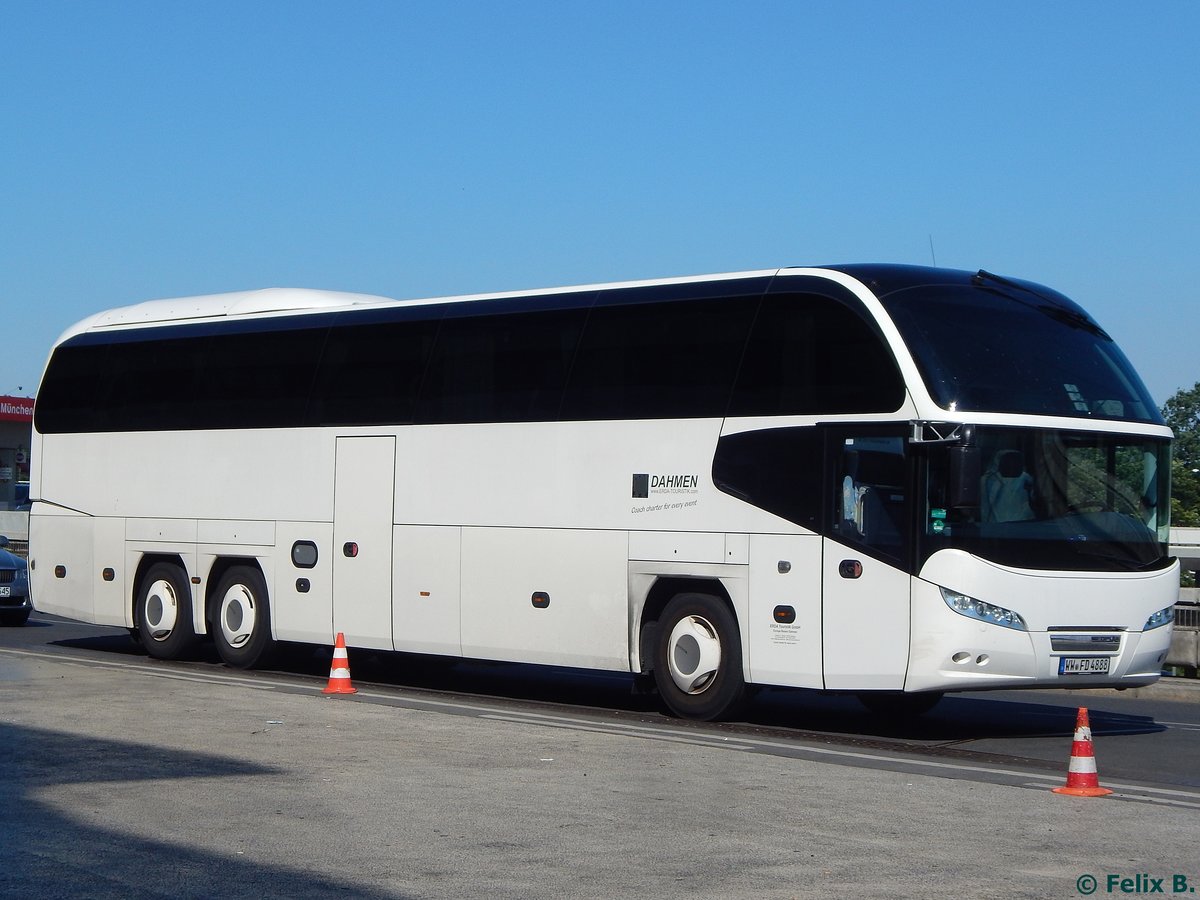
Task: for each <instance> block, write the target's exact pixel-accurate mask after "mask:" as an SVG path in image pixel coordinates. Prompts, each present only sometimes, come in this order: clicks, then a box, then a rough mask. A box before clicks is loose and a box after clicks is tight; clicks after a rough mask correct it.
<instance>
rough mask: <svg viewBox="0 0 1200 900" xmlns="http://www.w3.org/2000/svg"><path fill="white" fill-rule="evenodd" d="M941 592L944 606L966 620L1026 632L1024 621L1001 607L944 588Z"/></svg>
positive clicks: (1009, 610)
mask: <svg viewBox="0 0 1200 900" xmlns="http://www.w3.org/2000/svg"><path fill="white" fill-rule="evenodd" d="M941 591H942V599H943V600H945V601H946V605H947V606H948V607H950V608H951V609H952V610H954V611H955V612H956V613H958V614H959V615H960V616H966V617H967V618H968V619H978V620H979V621H980V622H987V623H988V624H989V625H999V626H1001V627H1003V628H1014V629H1016V630H1017V631H1026V630H1027V629H1026V627H1025V620H1024V619H1022V618H1021V617H1020V616H1019V615H1018V614H1017V613H1015V612H1013V611H1012V610H1011V609H1005V608H1004V607H1003V606H993V605H992V604H991V603H984V602H983V601H982V600H976V599H975V598H974V597H968V596H967V595H966V594H960V593H958V592H957V591H948V590H946V589H945V588H942V589H941Z"/></svg>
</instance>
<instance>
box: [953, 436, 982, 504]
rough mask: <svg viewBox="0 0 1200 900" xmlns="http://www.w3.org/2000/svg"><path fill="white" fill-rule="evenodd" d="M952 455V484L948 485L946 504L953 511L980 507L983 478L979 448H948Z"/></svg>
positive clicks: (968, 445) (964, 444) (969, 446)
mask: <svg viewBox="0 0 1200 900" xmlns="http://www.w3.org/2000/svg"><path fill="white" fill-rule="evenodd" d="M947 452H948V453H949V454H950V483H949V484H948V485H946V493H947V495H948V496H947V497H946V502H947V505H949V506H950V507H951V508H953V509H962V508H963V507H967V508H976V507H978V506H979V499H980V496H979V481H980V478H982V477H983V469H982V467H981V464H980V454H979V448H978V447H976V446H975V445H974V444H971V443H967V442H966V441H964V442H963V443H961V444H959V445H957V446H954V447H948V448H947Z"/></svg>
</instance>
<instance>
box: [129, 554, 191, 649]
mask: <svg viewBox="0 0 1200 900" xmlns="http://www.w3.org/2000/svg"><path fill="white" fill-rule="evenodd" d="M134 615H135V617H136V619H137V633H138V637H139V638H140V639H141V643H142V647H144V648H145V650H146V652H147V653H149V654H150V655H151V656H153V657H154V658H155V659H181V658H183V657H185V656H189V655H190V654H191V653H192V652H193V651H194V650H195V649H196V645H197V644H199V643H200V639H199V638H198V637H197V636H196V629H195V626H194V625H193V624H192V591H191V587H190V586H189V585H188V579H187V573H186V572H184V570H183V569H182V568H181V567H180V566H177V565H175V564H174V563H169V562H159V563H155V564H154V565H152V566H151V567H150V568H149V569H147V570H146V574H145V575H143V576H142V580H141V584H140V587H139V589H138V596H137V605H136V606H135V608H134Z"/></svg>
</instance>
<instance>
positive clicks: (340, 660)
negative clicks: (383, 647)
mask: <svg viewBox="0 0 1200 900" xmlns="http://www.w3.org/2000/svg"><path fill="white" fill-rule="evenodd" d="M321 693H322V694H357V693H358V691H357V690H355V687H354V685H352V684H351V683H350V658H349V657H348V656H347V655H346V636H345V635H344V634H342V633H341V632H340V631H339V632H338V636H337V641H336V642H335V643H334V645H333V662H332V663H330V665H329V684H328V685H326V686H325V690H323V691H322V692H321Z"/></svg>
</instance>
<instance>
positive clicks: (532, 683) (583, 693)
mask: <svg viewBox="0 0 1200 900" xmlns="http://www.w3.org/2000/svg"><path fill="white" fill-rule="evenodd" d="M55 644H56V645H57V646H62V647H72V648H78V649H85V650H94V651H101V652H104V653H111V654H118V655H122V656H131V657H142V658H145V657H146V651H145V650H144V649H143V648H142V647H141V646H140V644H138V643H137V641H135V640H133V639H132V638H130V637H129V636H128V634H126V633H124V632H121V633H118V634H111V635H104V636H91V637H86V638H79V639H68V640H62V641H56V642H55ZM331 656H332V648H330V647H322V646H312V645H299V644H283V645H281V646H280V648H279V650H278V652H277V654H276V657H275V659H274V661H273V663H272V665H271V667H270V669H268V670H267V671H273V672H279V673H283V674H291V675H306V676H311V677H317V678H320V677H325V676H327V675H328V674H329V669H330V659H331ZM349 656H350V666H351V671H352V677H353V681H354V682H355V683H356V684H358V685H360V686H361V685H363V684H371V685H379V686H383V687H399V688H413V689H418V690H430V691H448V692H452V693H456V694H461V695H467V696H476V697H484V698H491V699H502V700H510V701H514V702H517V703H521V702H528V703H539V704H547V703H548V704H561V705H566V706H572V707H585V708H588V709H593V710H596V711H612V712H620V713H631V714H635V715H639V716H645V717H649V718H655V719H659V718H664V719H665V718H667V717H666V716H665V715H664V714H663V713H662V709H661V706H660V704H659V703H658V701H657V699H656V698H655V697H653V696H652V695H647V694H639V693H636V692H635V691H634V689H633V687H634V680H633V678H632V676H630V675H628V674H625V673H620V672H601V671H592V670H584V669H571V668H563V667H557V666H541V665H532V664H527V663H507V662H491V661H487V660H474V659H456V658H447V657H435V656H422V655H419V654H410V653H391V652H386V651H377V650H363V649H356V648H352V649H351V650H350V651H349ZM195 661H196V662H198V663H200V664H202V665H214V666H223V663H221V660H220V658H219V657H218V656H217V653H216V651H215V649H214V648H213V646H212V644H211V643H206V644H204V645H203V646H202V647H201V648H200V650H199V651H198V654H197V656H196V660H195ZM1011 696H1012V695H1011V693H1009V694H1008V695H1007V696H1006V697H1004V698H1000V697H989V696H988V695H987V694H985V693H974V694H965V695H959V694H947V695H946V696H945V697H944V698H943V699H942V701H941V702H940V703H939V704H938V705H937V706H935V707H934V708H933V709H932V710H931V711H930V712H928V713H925V714H924V715H920V716H908V717H906V716H902V715H901V716H887V715H880V714H878V713H876V712H872V711H870V710H868V709H866V708H865V707H864V706H863V705H862V704H861V703H860V702H859V701H858V699H857V698H856V697H855V696H854V695H853V694H839V693H825V692H821V691H811V690H801V689H790V688H763V689H759V690H754V691H752V692H751V699H750V701H749V702H748V703H747V704H746V707H745V708H744V709H743V710H742V711H741V713H740V714H739V716H738V717H737V719H736V720H735V724H742V725H749V726H751V727H761V728H781V729H786V730H788V731H797V730H799V731H804V732H808V733H816V734H822V735H828V736H830V737H834V736H851V737H854V736H858V737H875V738H882V739H887V740H897V741H905V742H911V743H918V744H928V745H935V744H947V743H955V742H963V741H972V740H980V739H987V738H1031V737H1033V738H1036V737H1047V738H1050V737H1060V736H1062V735H1070V734H1072V733H1073V731H1074V728H1075V718H1076V713H1077V711H1078V708H1079V706H1086V705H1087V703H1088V698H1087V697H1086V696H1085V695H1081V697H1080V700H1079V701H1076V700H1074V699H1066V698H1064V699H1062V701H1061V702H1055V703H1047V702H1045V701H1044V700H1043V701H1041V702H1022V701H1018V700H1012V699H1010V698H1011ZM1043 696H1045V695H1043ZM1090 720H1091V728H1092V733H1093V735H1096V736H1101V735H1117V734H1152V733H1156V732H1161V731H1164V730H1166V727H1165V726H1163V725H1160V724H1158V723H1157V722H1155V721H1154V719H1153V718H1152V717H1150V716H1142V715H1129V714H1123V713H1116V712H1111V711H1105V710H1093V711H1092V712H1091V716H1090ZM680 724H681V725H682V724H685V723H680Z"/></svg>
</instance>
